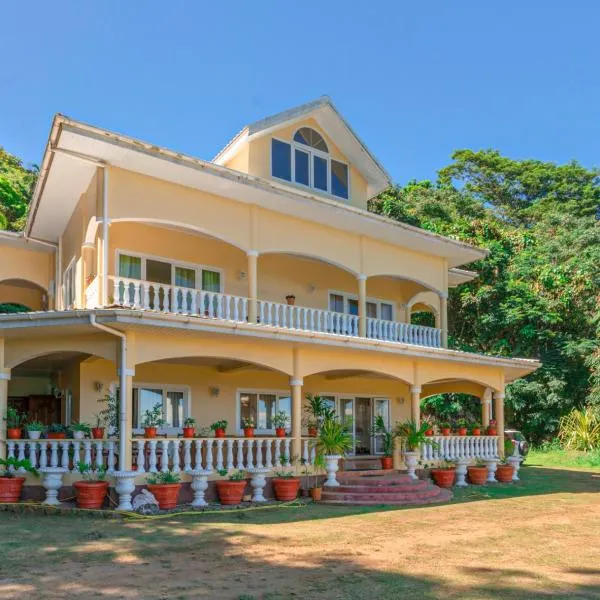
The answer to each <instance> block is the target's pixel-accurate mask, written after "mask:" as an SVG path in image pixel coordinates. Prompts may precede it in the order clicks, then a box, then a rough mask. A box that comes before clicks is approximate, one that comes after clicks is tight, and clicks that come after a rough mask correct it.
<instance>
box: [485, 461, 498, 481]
mask: <svg viewBox="0 0 600 600" xmlns="http://www.w3.org/2000/svg"><path fill="white" fill-rule="evenodd" d="M485 464H486V466H487V472H488V476H487V483H497V481H496V467H497V466H498V459H497V458H486V459H485Z"/></svg>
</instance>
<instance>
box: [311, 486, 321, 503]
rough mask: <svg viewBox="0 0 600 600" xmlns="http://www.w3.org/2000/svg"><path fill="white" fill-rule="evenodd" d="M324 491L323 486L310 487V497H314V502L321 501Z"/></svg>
mask: <svg viewBox="0 0 600 600" xmlns="http://www.w3.org/2000/svg"><path fill="white" fill-rule="evenodd" d="M322 493H323V488H321V487H314V488H311V489H310V497H311V498H312V500H313V502H319V501H320V500H321V495H322Z"/></svg>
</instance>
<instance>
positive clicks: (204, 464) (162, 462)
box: [133, 437, 316, 473]
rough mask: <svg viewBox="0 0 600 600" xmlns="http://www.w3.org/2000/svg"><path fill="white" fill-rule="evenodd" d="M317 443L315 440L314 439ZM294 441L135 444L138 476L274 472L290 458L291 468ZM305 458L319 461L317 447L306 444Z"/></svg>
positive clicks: (199, 440) (140, 441)
mask: <svg viewBox="0 0 600 600" xmlns="http://www.w3.org/2000/svg"><path fill="white" fill-rule="evenodd" d="M313 441H314V438H313ZM291 443H292V440H291V438H273V437H268V438H267V437H261V438H194V439H185V438H183V439H182V438H161V439H136V440H133V444H134V452H133V455H134V457H135V458H136V463H137V471H138V473H145V472H149V473H156V472H158V471H159V470H160V471H163V472H164V471H167V470H169V469H171V470H173V471H175V472H180V471H181V472H185V473H188V472H190V471H196V470H199V469H204V470H213V469H214V470H220V469H226V470H228V471H233V470H236V469H241V470H245V471H246V470H248V469H263V468H266V469H273V468H276V467H279V466H280V457H281V456H284V455H285V456H286V457H287V459H286V463H285V465H286V466H287V467H290V466H291V462H290V448H291ZM302 447H303V458H304V459H305V460H306V461H307V463H308V464H312V463H313V462H314V459H315V454H316V451H315V448H314V444H313V443H312V442H311V441H310V440H309V439H304V440H302Z"/></svg>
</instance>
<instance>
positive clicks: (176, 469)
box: [171, 440, 181, 473]
mask: <svg viewBox="0 0 600 600" xmlns="http://www.w3.org/2000/svg"><path fill="white" fill-rule="evenodd" d="M180 445H181V443H180V441H179V440H173V442H172V443H171V447H172V448H173V473H180V472H181V464H180V462H179V461H180V454H179V446H180Z"/></svg>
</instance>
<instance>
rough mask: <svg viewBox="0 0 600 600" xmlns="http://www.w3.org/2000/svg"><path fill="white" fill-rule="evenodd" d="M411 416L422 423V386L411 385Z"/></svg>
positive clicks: (416, 421) (417, 422)
mask: <svg viewBox="0 0 600 600" xmlns="http://www.w3.org/2000/svg"><path fill="white" fill-rule="evenodd" d="M410 417H411V419H412V420H413V421H414V422H415V423H416V424H417V426H419V425H420V424H421V386H420V385H412V386H411V387H410Z"/></svg>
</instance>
